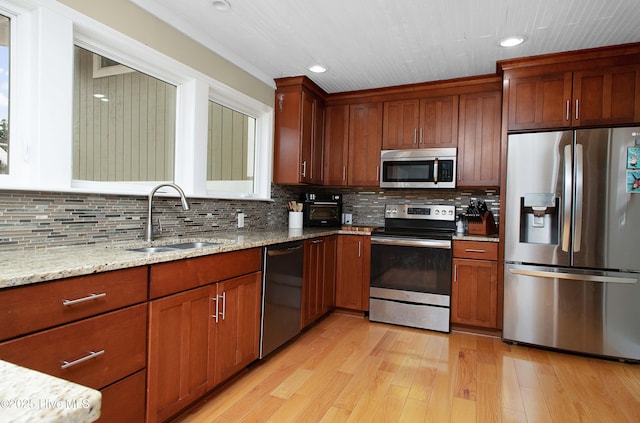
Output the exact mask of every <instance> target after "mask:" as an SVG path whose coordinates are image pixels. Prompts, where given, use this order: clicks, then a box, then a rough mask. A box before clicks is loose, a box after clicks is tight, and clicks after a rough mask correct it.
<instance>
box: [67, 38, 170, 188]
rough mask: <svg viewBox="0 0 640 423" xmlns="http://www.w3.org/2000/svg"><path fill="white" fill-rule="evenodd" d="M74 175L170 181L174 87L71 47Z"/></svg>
mask: <svg viewBox="0 0 640 423" xmlns="http://www.w3.org/2000/svg"><path fill="white" fill-rule="evenodd" d="M73 93H74V95H73V99H74V101H73V179H76V180H86V181H101V182H105V181H135V182H145V181H172V180H173V175H174V165H175V163H174V150H175V134H176V87H175V86H173V85H171V84H168V83H166V82H164V81H161V80H159V79H156V78H154V77H152V76H149V75H146V74H144V73H142V72H138V71H136V70H134V69H131V68H129V67H126V66H123V65H121V64H120V63H118V62H115V61H114V60H111V59H108V58H105V57H103V56H101V55H99V54H96V53H92V52H91V51H89V50H85V49H84V48H81V47H78V46H76V47H75V50H74V84H73Z"/></svg>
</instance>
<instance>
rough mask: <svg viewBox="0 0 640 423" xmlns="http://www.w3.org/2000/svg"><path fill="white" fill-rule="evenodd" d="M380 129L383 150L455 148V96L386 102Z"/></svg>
mask: <svg viewBox="0 0 640 423" xmlns="http://www.w3.org/2000/svg"><path fill="white" fill-rule="evenodd" d="M383 129H384V132H383V137H382V149H383V150H396V149H405V148H429V147H455V146H456V145H457V144H458V139H457V136H458V96H457V95H447V96H440V97H427V98H423V99H414V100H396V101H386V102H385V103H384V121H383Z"/></svg>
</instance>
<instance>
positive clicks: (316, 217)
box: [309, 204, 339, 222]
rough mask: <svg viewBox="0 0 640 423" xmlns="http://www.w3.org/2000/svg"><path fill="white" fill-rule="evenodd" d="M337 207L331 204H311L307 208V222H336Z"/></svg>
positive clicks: (337, 217)
mask: <svg viewBox="0 0 640 423" xmlns="http://www.w3.org/2000/svg"><path fill="white" fill-rule="evenodd" d="M338 219H339V216H338V206H337V205H335V204H333V205H329V204H312V205H310V206H309V220H311V221H332V222H333V221H337V220H338Z"/></svg>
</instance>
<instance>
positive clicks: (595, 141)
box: [503, 127, 640, 361]
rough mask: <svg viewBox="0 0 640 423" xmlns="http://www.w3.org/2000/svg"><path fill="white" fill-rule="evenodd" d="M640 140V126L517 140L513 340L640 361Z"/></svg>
mask: <svg viewBox="0 0 640 423" xmlns="http://www.w3.org/2000/svg"><path fill="white" fill-rule="evenodd" d="M637 140H640V127H635V128H615V129H613V128H612V129H585V130H575V131H571V130H568V131H557V132H545V133H531V134H516V135H509V138H508V147H507V148H508V150H507V182H506V204H505V216H504V219H503V224H504V225H505V256H504V259H505V266H504V269H505V270H504V322H503V339H504V340H507V341H516V342H522V343H527V344H534V345H541V346H546V347H551V348H557V349H561V350H567V351H574V352H581V353H588V354H595V355H600V356H607V357H613V358H619V359H623V360H633V361H635V360H640V282H639V279H640V188H639V187H638V186H637V185H638V184H637V182H636V181H635V178H638V177H640V167H638V163H637V158H638V157H636V158H635V159H634V154H636V155H637V153H638V150H640V147H638V144H637V142H638V141H637ZM636 170H637V171H636ZM634 182H635V183H634Z"/></svg>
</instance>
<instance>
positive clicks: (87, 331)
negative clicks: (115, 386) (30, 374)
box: [0, 304, 147, 389]
mask: <svg viewBox="0 0 640 423" xmlns="http://www.w3.org/2000/svg"><path fill="white" fill-rule="evenodd" d="M146 329H147V304H139V305H136V306H132V307H128V308H125V309H122V310H118V311H113V312H111V313H107V314H103V315H100V316H97V317H91V318H88V319H85V320H82V321H79V322H75V323H69V324H67V325H64V326H59V327H57V328H54V329H49V330H45V331H42V332H38V333H35V334H32V335H28V336H24V337H21V338H17V339H14V340H11V341H8V342H4V343H2V344H0V359H2V360H5V361H8V362H11V363H15V364H18V365H20V366H23V367H27V368H30V369H34V370H38V371H40V372H42V373H47V374H49V375H52V376H56V377H59V378H61V379H66V380H69V381H72V382H75V383H79V384H81V385H85V386H88V387H91V388H94V389H100V388H102V387H104V386H106V385H108V384H110V383H113V382H115V381H116V380H118V379H122V378H123V377H125V376H127V375H130V374H132V373H134V372H136V371H138V370H140V369H142V368H144V367H145V364H146V341H147V331H146ZM92 352H93V354H92Z"/></svg>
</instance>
